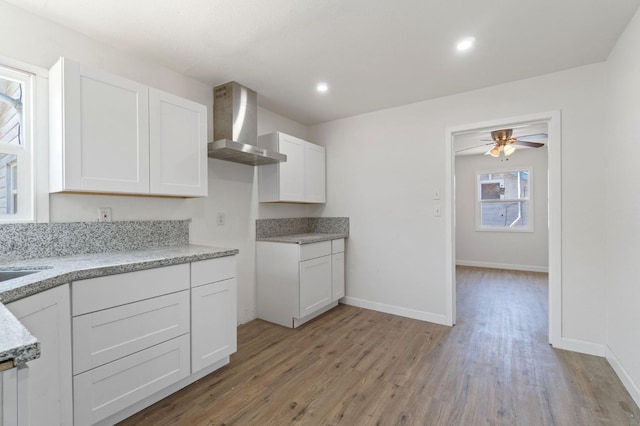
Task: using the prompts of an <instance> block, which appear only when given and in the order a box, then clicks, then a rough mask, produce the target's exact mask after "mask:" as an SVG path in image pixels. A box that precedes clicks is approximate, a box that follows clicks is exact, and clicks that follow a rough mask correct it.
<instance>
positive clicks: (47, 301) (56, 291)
mask: <svg viewBox="0 0 640 426" xmlns="http://www.w3.org/2000/svg"><path fill="white" fill-rule="evenodd" d="M69 305H70V304H69V285H68V284H65V285H63V286H59V287H55V288H52V289H51V290H47V291H44V292H42V293H38V294H35V295H33V296H29V297H26V298H24V299H20V300H17V301H15V302H12V303H9V304H8V305H7V308H8V309H9V310H10V311H11V312H12V313H13V315H15V316H16V318H18V319H19V320H20V322H22V324H24V326H25V327H27V329H28V330H29V331H30V332H31V334H33V335H34V336H35V337H36V338H37V339H38V341H40V345H41V346H40V347H41V352H42V353H41V355H40V358H38V359H35V360H33V361H30V362H28V363H27V365H28V367H29V378H28V380H29V385H28V390H27V394H28V401H27V406H28V409H29V424H30V425H31V426H36V425H53V424H55V425H71V424H72V421H73V419H72V405H71V404H72V402H71V315H70V312H71V310H70V306H69Z"/></svg>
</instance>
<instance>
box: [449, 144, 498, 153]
mask: <svg viewBox="0 0 640 426" xmlns="http://www.w3.org/2000/svg"><path fill="white" fill-rule="evenodd" d="M487 145H493V142H492V143H483V144H482V145H476V146H470V147H468V148H462V149H457V150H456V152H464V151H468V150H470V149H476V148H480V147H483V146H487Z"/></svg>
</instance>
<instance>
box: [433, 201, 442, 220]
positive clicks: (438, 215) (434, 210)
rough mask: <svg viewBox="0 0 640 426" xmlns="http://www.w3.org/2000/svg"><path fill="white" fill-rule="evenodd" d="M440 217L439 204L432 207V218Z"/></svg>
mask: <svg viewBox="0 0 640 426" xmlns="http://www.w3.org/2000/svg"><path fill="white" fill-rule="evenodd" d="M440 216H442V210H441V209H440V204H436V205H435V206H434V207H433V217H440Z"/></svg>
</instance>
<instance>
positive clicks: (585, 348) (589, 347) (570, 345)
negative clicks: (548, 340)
mask: <svg viewBox="0 0 640 426" xmlns="http://www.w3.org/2000/svg"><path fill="white" fill-rule="evenodd" d="M554 347H555V348H556V349H564V350H566V351H572V352H579V353H581V354H587V355H595V356H600V357H604V356H605V354H606V350H607V346H606V345H601V344H599V343H591V342H585V341H583V340H576V339H568V338H566V337H562V338H560V346H554Z"/></svg>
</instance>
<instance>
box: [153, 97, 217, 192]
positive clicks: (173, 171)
mask: <svg viewBox="0 0 640 426" xmlns="http://www.w3.org/2000/svg"><path fill="white" fill-rule="evenodd" d="M149 136H150V138H151V144H150V148H149V150H150V159H151V162H150V165H149V168H150V176H151V180H150V192H151V194H158V195H182V196H193V197H198V196H206V195H207V107H205V106H204V105H200V104H198V103H195V102H192V101H189V100H187V99H183V98H180V97H178V96H175V95H172V94H170V93H166V92H163V91H161V90H157V89H149Z"/></svg>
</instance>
